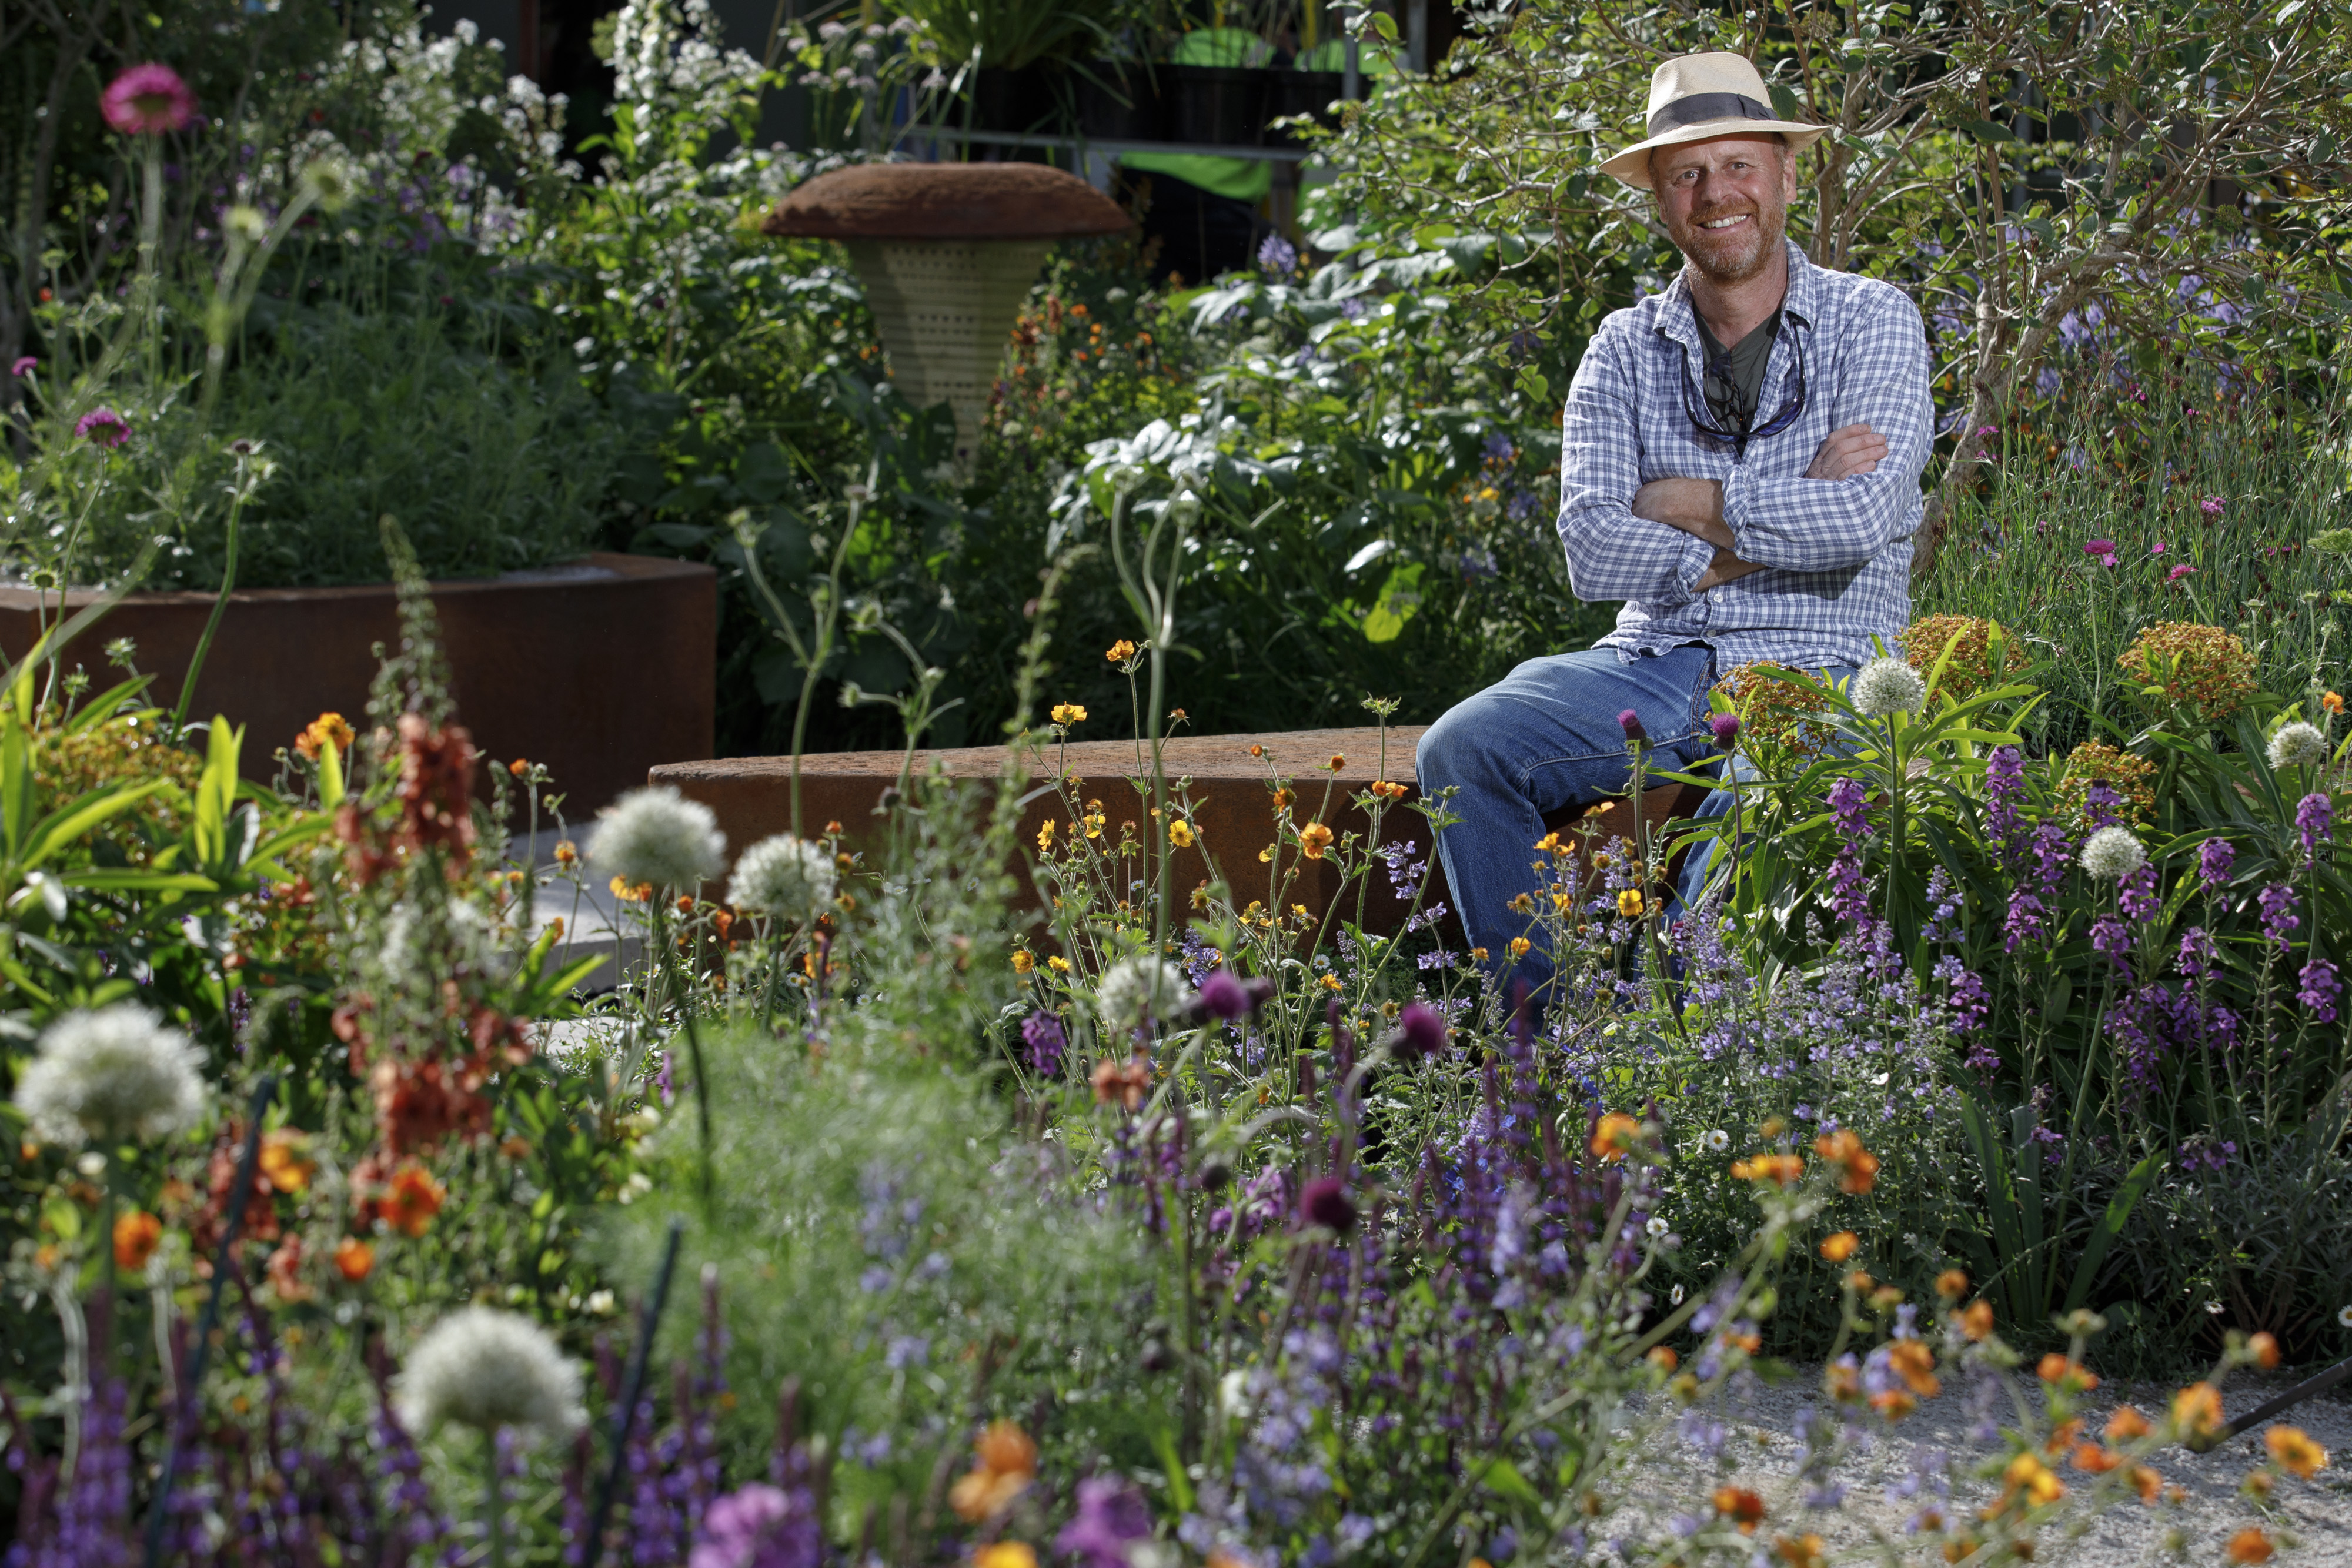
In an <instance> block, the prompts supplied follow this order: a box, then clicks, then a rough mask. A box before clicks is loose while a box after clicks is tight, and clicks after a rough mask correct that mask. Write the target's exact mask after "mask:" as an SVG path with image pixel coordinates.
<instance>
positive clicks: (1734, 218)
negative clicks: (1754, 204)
mask: <svg viewBox="0 0 2352 1568" xmlns="http://www.w3.org/2000/svg"><path fill="white" fill-rule="evenodd" d="M1753 216H1755V214H1753V213H1734V214H1731V215H1730V216H1729V217H1727V218H1709V219H1707V220H1706V222H1705V223H1702V224H1700V225H1698V226H1699V227H1701V228H1703V229H1710V230H1720V229H1727V228H1729V227H1731V225H1734V224H1744V223H1746V222H1747V221H1748V219H1749V218H1751V217H1753Z"/></svg>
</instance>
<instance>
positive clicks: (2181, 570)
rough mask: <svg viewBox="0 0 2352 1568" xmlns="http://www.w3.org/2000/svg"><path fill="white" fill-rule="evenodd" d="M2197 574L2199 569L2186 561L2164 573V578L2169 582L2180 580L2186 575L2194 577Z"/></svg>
mask: <svg viewBox="0 0 2352 1568" xmlns="http://www.w3.org/2000/svg"><path fill="white" fill-rule="evenodd" d="M2196 575H2197V569H2196V568H2195V567H2193V566H2190V565H2189V564H2188V563H2187V562H2185V561H2184V562H2183V563H2182V564H2180V565H2179V566H2176V567H2174V568H2173V569H2172V570H2170V571H2168V572H2166V573H2165V574H2164V580H2165V581H2167V582H2179V580H2181V579H2182V578H2184V577H2194V576H2196Z"/></svg>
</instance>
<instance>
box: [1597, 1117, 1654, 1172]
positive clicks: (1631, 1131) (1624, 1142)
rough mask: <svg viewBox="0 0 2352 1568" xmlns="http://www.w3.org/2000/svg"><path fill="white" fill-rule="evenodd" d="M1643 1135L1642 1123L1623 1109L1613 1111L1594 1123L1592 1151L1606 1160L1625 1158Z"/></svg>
mask: <svg viewBox="0 0 2352 1568" xmlns="http://www.w3.org/2000/svg"><path fill="white" fill-rule="evenodd" d="M1641 1136H1642V1124H1641V1123H1639V1122H1636V1121H1635V1120H1633V1117H1631V1116H1628V1115H1627V1114H1625V1113H1624V1112H1622V1111H1612V1112H1610V1113H1609V1114H1607V1115H1606V1116H1603V1117H1601V1120H1600V1121H1599V1122H1597V1123H1595V1124H1593V1128H1592V1152H1593V1153H1594V1154H1595V1155H1599V1156H1600V1157H1601V1159H1604V1160H1619V1159H1623V1158H1624V1157H1625V1155H1627V1154H1629V1153H1630V1152H1632V1150H1633V1145H1634V1144H1635V1143H1636V1142H1637V1141H1638V1140H1639V1139H1640V1138H1641Z"/></svg>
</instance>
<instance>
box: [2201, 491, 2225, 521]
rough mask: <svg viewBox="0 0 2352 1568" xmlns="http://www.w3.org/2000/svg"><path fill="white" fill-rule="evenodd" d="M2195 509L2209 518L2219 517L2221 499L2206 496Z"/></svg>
mask: <svg viewBox="0 0 2352 1568" xmlns="http://www.w3.org/2000/svg"><path fill="white" fill-rule="evenodd" d="M2197 509H2198V510H2199V511H2200V512H2202V513H2204V514H2205V515H2206V516H2207V517H2220V516H2221V497H2219V496H2208V497H2205V498H2204V499H2203V500H2201V501H2200V502H2198V503H2197Z"/></svg>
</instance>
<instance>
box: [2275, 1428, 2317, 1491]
mask: <svg viewBox="0 0 2352 1568" xmlns="http://www.w3.org/2000/svg"><path fill="white" fill-rule="evenodd" d="M2263 1446H2264V1447H2266V1448H2269V1449H2270V1451H2271V1458H2273V1459H2275V1460H2277V1461H2278V1467H2279V1469H2283V1470H2292V1471H2293V1472H2294V1473H2295V1474H2296V1475H2298V1476H2300V1477H2302V1478H2303V1479H2305V1480H2309V1479H2311V1478H2312V1477H2314V1476H2315V1475H2317V1474H2318V1473H2319V1472H2320V1471H2322V1470H2324V1469H2326V1468H2327V1450H2326V1449H2325V1448H2321V1447H2320V1446H2319V1445H2318V1444H2317V1443H2315V1442H2313V1441H2312V1440H2311V1437H2310V1436H2309V1434H2307V1433H2305V1431H2304V1430H2303V1428H2301V1427H2272V1428H2271V1429H2270V1430H2269V1431H2267V1432H2265V1433H2263Z"/></svg>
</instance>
